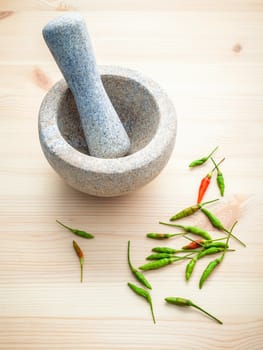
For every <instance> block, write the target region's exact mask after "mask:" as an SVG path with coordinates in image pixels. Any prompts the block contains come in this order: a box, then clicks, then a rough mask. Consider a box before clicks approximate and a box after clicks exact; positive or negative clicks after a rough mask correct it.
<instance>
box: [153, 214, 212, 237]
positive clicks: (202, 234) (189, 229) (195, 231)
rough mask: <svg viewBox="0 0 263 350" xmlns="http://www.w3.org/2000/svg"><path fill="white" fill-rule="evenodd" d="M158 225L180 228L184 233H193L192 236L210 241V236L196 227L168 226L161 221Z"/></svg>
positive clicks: (168, 224)
mask: <svg viewBox="0 0 263 350" xmlns="http://www.w3.org/2000/svg"><path fill="white" fill-rule="evenodd" d="M201 210H203V209H201ZM159 223H160V224H162V225H166V226H172V227H177V228H182V229H183V230H184V231H185V232H189V233H193V234H195V235H197V236H200V237H202V238H204V239H211V236H210V234H209V233H208V232H207V231H205V230H203V229H201V228H199V227H196V226H183V225H176V224H170V223H167V222H162V221H160V222H159Z"/></svg>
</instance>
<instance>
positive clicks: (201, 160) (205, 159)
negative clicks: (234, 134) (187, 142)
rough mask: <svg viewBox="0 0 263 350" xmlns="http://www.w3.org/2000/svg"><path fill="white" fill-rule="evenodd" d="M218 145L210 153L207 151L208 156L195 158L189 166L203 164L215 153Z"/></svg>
mask: <svg viewBox="0 0 263 350" xmlns="http://www.w3.org/2000/svg"><path fill="white" fill-rule="evenodd" d="M218 147H219V146H217V147H216V148H215V149H213V151H212V152H211V153H209V155H208V156H206V157H202V158H200V159H197V160H194V161H193V162H191V163H190V164H189V168H193V167H196V166H199V165H202V164H204V163H205V162H206V161H207V160H208V159H209V158H210V157H211V156H212V155H213V154H214V153H215V151H216V150H217V149H218Z"/></svg>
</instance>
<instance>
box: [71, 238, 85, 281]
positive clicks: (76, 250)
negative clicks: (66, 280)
mask: <svg viewBox="0 0 263 350" xmlns="http://www.w3.org/2000/svg"><path fill="white" fill-rule="evenodd" d="M72 244H73V248H74V250H75V252H76V254H77V256H78V258H79V264H80V282H81V283H82V282H83V265H84V254H83V252H82V250H81V249H80V247H79V245H78V243H77V242H76V241H72Z"/></svg>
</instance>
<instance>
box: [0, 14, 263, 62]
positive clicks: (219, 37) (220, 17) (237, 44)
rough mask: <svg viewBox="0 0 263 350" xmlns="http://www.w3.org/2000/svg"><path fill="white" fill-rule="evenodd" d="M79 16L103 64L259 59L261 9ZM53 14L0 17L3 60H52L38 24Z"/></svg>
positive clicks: (262, 28)
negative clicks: (245, 11)
mask: <svg viewBox="0 0 263 350" xmlns="http://www.w3.org/2000/svg"><path fill="white" fill-rule="evenodd" d="M83 15H84V17H85V19H86V21H87V24H88V28H89V31H90V34H91V37H92V38H94V39H93V44H94V48H95V52H96V55H97V60H98V62H100V63H102V64H103V63H105V62H107V63H112V64H116V63H118V62H120V61H121V62H125V63H128V64H129V63H130V62H141V61H146V62H158V61H162V62H173V63H174V62H176V63H182V62H183V63H225V62H230V63H240V62H241V63H249V62H250V63H251V62H253V63H261V62H262V59H263V49H262V45H261V43H262V35H263V14H262V13H261V12H250V13H242V12H239V13H222V14H218V13H210V12H201V13H199V14H198V16H196V14H195V12H182V13H176V12H161V13H156V12H146V13H139V12H138V13H136V12H131V13H130V12H127V11H126V12H112V11H109V12H84V13H83ZM56 16H57V12H48V11H45V12H41V13H40V12H37V11H35V12H26V11H25V12H15V13H14V14H12V15H11V16H9V17H8V18H5V19H3V20H2V21H1V22H0V31H1V36H0V47H1V55H0V57H1V62H2V64H3V63H4V64H10V63H13V62H15V63H17V62H18V61H19V63H20V64H21V63H26V62H31V63H32V62H35V63H36V62H46V61H49V62H52V57H51V55H50V53H49V51H48V49H47V47H46V45H45V43H44V40H43V39H42V35H41V29H42V28H43V26H44V25H45V24H46V23H47V22H48V21H49V20H50V19H52V18H54V17H56ZM14 28H15V30H14ZM160 28H162V30H160ZM208 28H209V30H208ZM255 32H256V33H257V35H254V33H255ZM21 45H23V50H21Z"/></svg>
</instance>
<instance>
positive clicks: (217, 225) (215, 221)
mask: <svg viewBox="0 0 263 350" xmlns="http://www.w3.org/2000/svg"><path fill="white" fill-rule="evenodd" d="M201 211H202V212H203V213H204V214H205V215H206V217H207V218H208V219H209V221H210V222H211V224H212V225H213V226H214V227H215V228H217V229H218V230H220V231H224V232H226V233H229V231H228V230H227V229H226V228H225V227H224V225H223V224H222V222H221V221H220V220H219V219H218V218H217V217H216V216H215V215H214V214H212V213H211V212H210V211H209V210H207V209H205V208H202V209H201ZM230 236H231V237H233V238H234V239H235V240H237V241H238V242H239V243H240V244H242V245H243V246H244V247H246V244H245V243H243V242H242V241H241V240H240V239H239V238H237V237H236V236H235V235H233V234H232V233H230Z"/></svg>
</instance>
